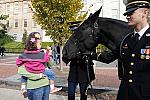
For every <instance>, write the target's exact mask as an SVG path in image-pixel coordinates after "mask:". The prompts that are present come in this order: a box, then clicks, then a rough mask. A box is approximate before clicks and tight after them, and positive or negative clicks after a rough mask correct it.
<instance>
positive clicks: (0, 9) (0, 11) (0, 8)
mask: <svg viewBox="0 0 150 100" xmlns="http://www.w3.org/2000/svg"><path fill="white" fill-rule="evenodd" d="M2 9H3V8H2V6H0V14H2V11H3V10H2Z"/></svg>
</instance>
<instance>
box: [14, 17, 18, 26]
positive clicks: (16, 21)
mask: <svg viewBox="0 0 150 100" xmlns="http://www.w3.org/2000/svg"><path fill="white" fill-rule="evenodd" d="M17 27H18V19H15V28H17Z"/></svg>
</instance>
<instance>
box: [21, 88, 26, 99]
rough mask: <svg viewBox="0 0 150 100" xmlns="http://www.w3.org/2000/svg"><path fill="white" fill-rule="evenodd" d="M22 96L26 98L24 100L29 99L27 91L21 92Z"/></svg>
mask: <svg viewBox="0 0 150 100" xmlns="http://www.w3.org/2000/svg"><path fill="white" fill-rule="evenodd" d="M21 95H22V96H23V97H24V98H27V97H28V95H27V90H21Z"/></svg>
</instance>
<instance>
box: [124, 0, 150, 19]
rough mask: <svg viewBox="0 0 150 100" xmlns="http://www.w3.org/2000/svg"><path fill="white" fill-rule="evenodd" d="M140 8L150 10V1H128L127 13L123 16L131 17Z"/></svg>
mask: <svg viewBox="0 0 150 100" xmlns="http://www.w3.org/2000/svg"><path fill="white" fill-rule="evenodd" d="M138 8H150V2H149V0H128V1H127V5H126V12H125V13H124V14H123V15H124V16H126V15H129V14H131V13H132V12H134V11H135V10H137V9H138Z"/></svg>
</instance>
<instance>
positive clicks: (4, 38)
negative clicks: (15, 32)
mask: <svg viewBox="0 0 150 100" xmlns="http://www.w3.org/2000/svg"><path fill="white" fill-rule="evenodd" d="M7 18H8V16H7V15H0V21H6V19H7ZM6 33H7V24H4V23H2V22H0V45H4V44H5V43H8V42H10V41H13V37H12V36H9V35H8V34H6Z"/></svg>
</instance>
